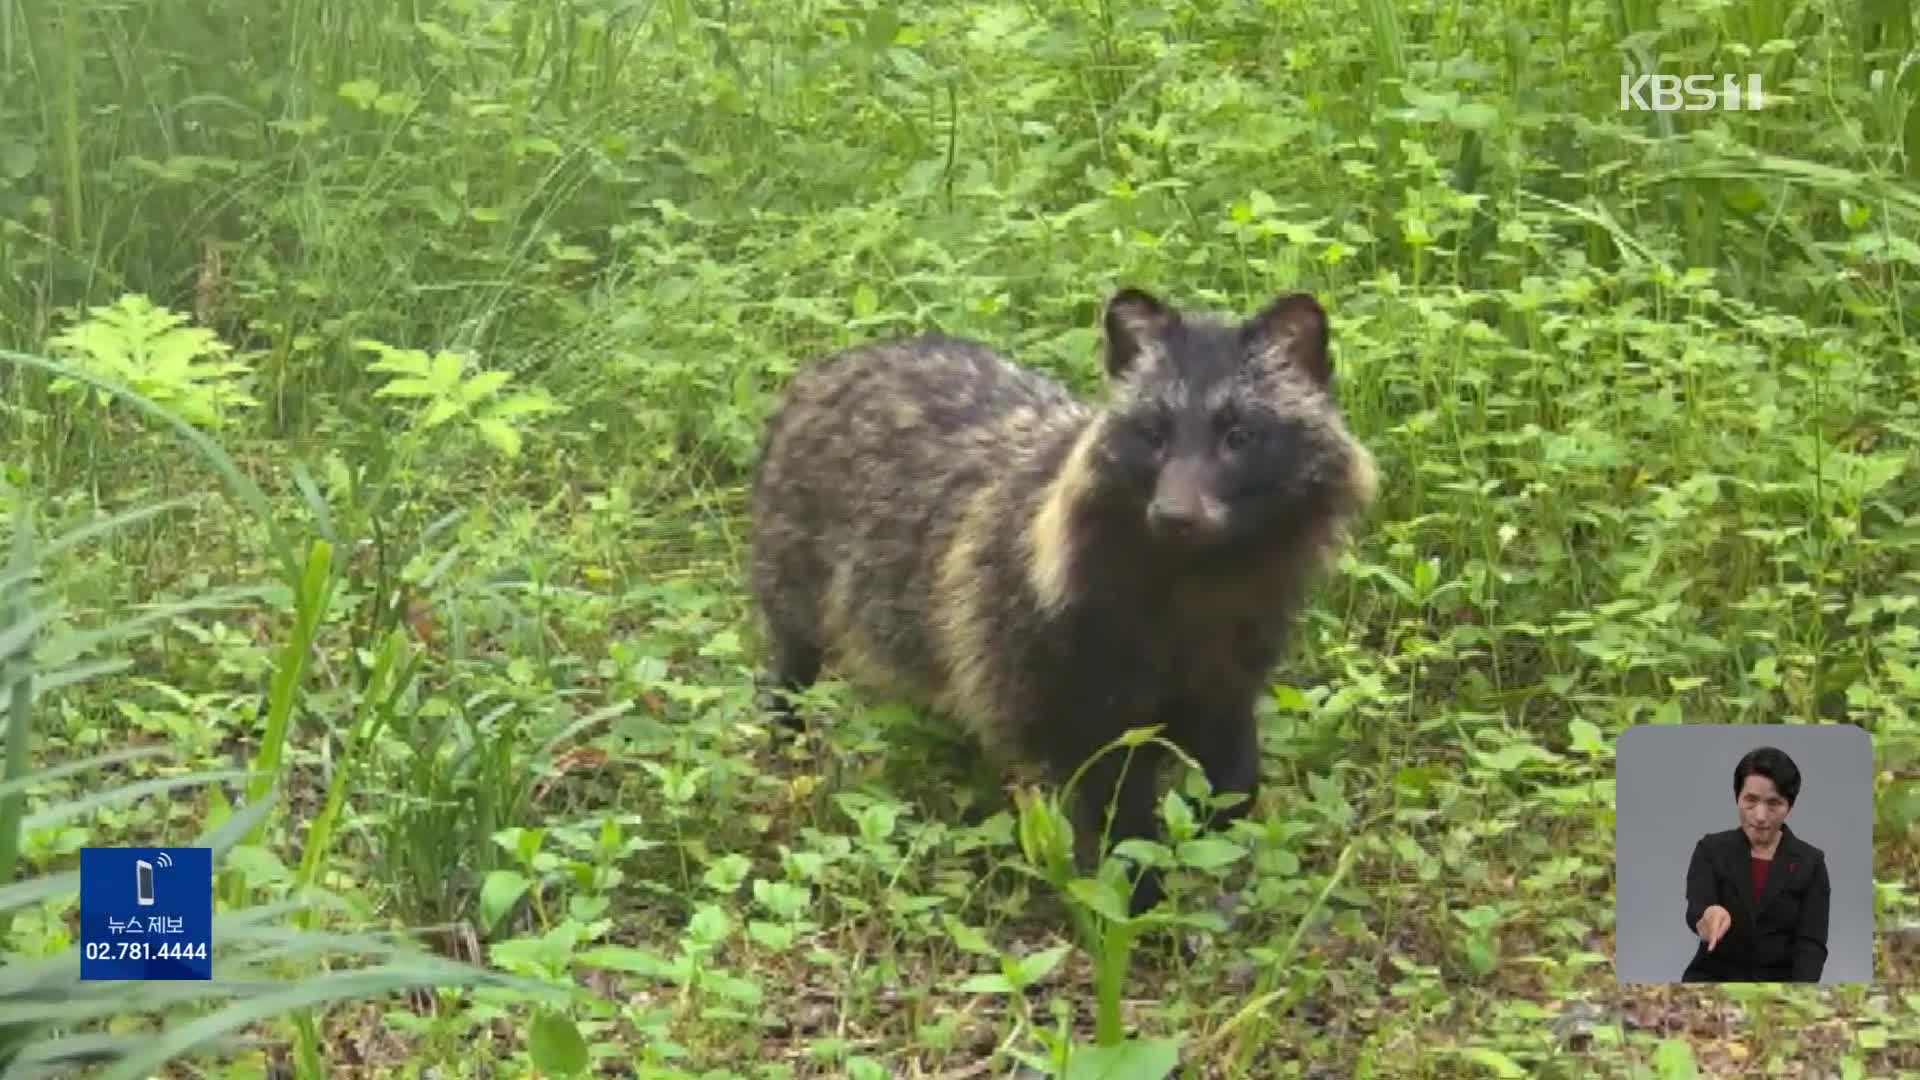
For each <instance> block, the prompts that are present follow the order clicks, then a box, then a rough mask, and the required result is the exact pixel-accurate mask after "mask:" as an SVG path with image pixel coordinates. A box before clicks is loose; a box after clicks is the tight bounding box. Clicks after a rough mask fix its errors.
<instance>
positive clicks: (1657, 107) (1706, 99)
mask: <svg viewBox="0 0 1920 1080" xmlns="http://www.w3.org/2000/svg"><path fill="white" fill-rule="evenodd" d="M1762 101H1763V95H1762V94H1761V91H1760V76H1759V75H1749V76H1747V77H1746V85H1745V86H1742V85H1741V82H1740V76H1738V75H1722V76H1720V77H1719V86H1718V87H1717V88H1716V87H1715V86H1714V76H1712V75H1688V76H1685V77H1682V76H1679V75H1653V74H1649V73H1646V72H1642V73H1641V74H1640V76H1639V77H1638V78H1635V77H1633V76H1631V75H1622V76H1620V111H1621V112H1626V111H1628V110H1630V109H1638V110H1640V111H1641V112H1680V111H1682V110H1684V111H1686V112H1711V111H1713V110H1715V109H1721V110H1725V111H1727V112H1738V111H1740V110H1741V109H1749V110H1757V109H1759V108H1760V106H1761V103H1762Z"/></svg>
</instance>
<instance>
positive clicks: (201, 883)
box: [80, 847, 213, 981]
mask: <svg viewBox="0 0 1920 1080" xmlns="http://www.w3.org/2000/svg"><path fill="white" fill-rule="evenodd" d="M80 978H81V979H82V980H88V981H90V980H95V979H140V980H150V979H211V978H213V849H212V848H204V847H173V848H94V847H90V848H81V849H80Z"/></svg>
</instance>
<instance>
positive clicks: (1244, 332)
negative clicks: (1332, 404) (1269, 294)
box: [1240, 293, 1333, 387]
mask: <svg viewBox="0 0 1920 1080" xmlns="http://www.w3.org/2000/svg"><path fill="white" fill-rule="evenodd" d="M1240 342H1241V347H1242V349H1243V350H1244V352H1245V356H1246V361H1247V363H1249V364H1253V365H1256V366H1260V367H1274V368H1279V367H1292V368H1295V369H1297V370H1299V371H1300V372H1301V373H1302V374H1304V375H1306V376H1307V378H1309V379H1312V380H1313V382H1314V384H1315V385H1316V386H1322V387H1324V386H1326V385H1327V384H1328V383H1329V382H1331V381H1332V380H1333V361H1332V360H1331V359H1330V358H1329V357H1328V356H1327V313H1326V311H1324V310H1323V309H1322V308H1321V307H1320V302H1319V301H1317V300H1315V299H1314V298H1313V297H1312V296H1311V295H1309V294H1307V293H1289V294H1287V295H1285V296H1282V297H1279V298H1278V299H1276V300H1274V301H1273V302H1272V303H1270V304H1268V305H1267V306H1266V307H1265V308H1263V309H1262V310H1261V311H1260V313H1259V314H1257V315H1255V316H1253V317H1252V318H1251V319H1248V320H1247V321H1246V322H1245V323H1243V324H1241V327H1240Z"/></svg>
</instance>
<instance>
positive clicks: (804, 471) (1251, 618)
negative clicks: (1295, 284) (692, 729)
mask: <svg viewBox="0 0 1920 1080" xmlns="http://www.w3.org/2000/svg"><path fill="white" fill-rule="evenodd" d="M1104 322H1105V331H1106V367H1107V372H1108V375H1109V382H1110V388H1111V390H1112V395H1111V400H1110V401H1109V402H1107V403H1106V404H1105V405H1104V406H1099V407H1096V406H1093V405H1090V404H1084V403H1082V402H1080V401H1078V400H1076V399H1075V398H1074V397H1073V396H1072V395H1070V394H1069V393H1068V391H1067V390H1066V389H1064V388H1063V387H1061V386H1060V385H1058V384H1056V383H1054V382H1052V381H1050V380H1048V379H1046V378H1044V377H1043V376H1041V375H1040V374H1038V373H1036V372H1033V371H1030V370H1025V369H1023V368H1021V367H1018V366H1016V365H1014V364H1013V363H1011V362H1009V361H1007V360H1005V359H1003V358H1001V357H1000V356H998V355H996V354H995V353H994V352H992V351H990V350H989V349H988V348H986V347H985V346H983V345H981V344H978V343H976V342H972V341H966V340H960V339H955V338H951V337H944V336H939V335H932V336H925V337H918V338H913V339H908V340H900V341H892V342H884V343H878V344H872V345H866V346H862V347H858V348H854V349H850V350H848V351H845V352H842V353H840V354H838V355H836V356H834V357H831V358H829V359H827V360H825V361H823V362H821V363H819V364H816V365H813V366H810V367H807V368H804V369H803V370H801V371H800V372H799V373H798V374H797V375H796V376H795V377H794V378H793V380H792V381H791V383H790V384H789V386H788V388H787V390H786V393H785V398H784V401H783V403H782V405H781V407H780V408H779V410H778V411H777V412H776V413H775V414H774V416H773V417H772V419H771V421H770V422H769V425H768V431H767V438H766V442H765V445H764V448H763V451H762V455H761V458H760V460H759V462H758V465H757V467H756V471H755V476H754V482H753V491H752V515H753V530H752V533H753V535H752V560H751V561H752V567H751V584H752V590H753V593H754V597H755V600H756V602H757V605H758V608H759V611H760V615H761V618H762V619H763V622H764V628H765V631H766V634H767V639H768V644H769V649H770V652H771V658H770V659H771V666H772V672H771V674H772V678H773V681H774V682H775V683H776V684H777V686H776V688H777V689H784V690H790V691H791V690H800V689H803V688H805V687H806V686H808V685H810V684H811V683H813V682H814V681H815V680H816V679H817V678H818V677H819V675H820V672H821V669H822V666H823V664H831V665H832V666H833V667H834V669H835V670H837V671H839V672H842V673H844V674H845V675H846V676H848V677H849V678H850V679H851V680H852V681H855V682H858V683H864V684H866V685H868V686H870V687H873V688H876V689H881V690H884V691H889V692H893V693H897V694H901V695H903V696H906V697H908V698H911V699H917V700H919V701H921V702H923V703H925V704H926V705H928V706H930V707H932V708H933V709H934V710H936V711H938V712H942V713H945V714H947V715H948V716H950V717H953V718H955V719H957V720H958V721H960V722H962V723H964V724H965V725H966V726H967V728H968V729H969V730H970V731H971V732H972V733H973V734H974V735H975V736H977V737H978V739H979V741H980V742H981V743H982V744H983V745H984V746H985V747H986V748H987V749H988V750H989V751H990V752H992V753H994V754H996V755H997V756H998V757H999V758H1000V759H1001V760H1003V761H1007V760H1009V759H1011V760H1012V761H1013V762H1015V763H1022V764H1026V765H1028V766H1037V767H1039V769H1041V770H1043V771H1044V773H1045V774H1046V775H1047V776H1048V777H1049V778H1051V779H1055V780H1060V779H1064V778H1065V777H1066V776H1067V775H1068V774H1069V773H1071V772H1072V770H1074V769H1076V768H1078V767H1079V766H1080V765H1081V763H1082V762H1084V761H1085V760H1086V759H1087V758H1089V757H1090V756H1092V755H1093V754H1094V753H1095V752H1096V751H1097V750H1098V749H1099V748H1100V747H1101V746H1102V745H1103V744H1105V743H1106V742H1108V741H1109V740H1111V739H1113V738H1114V737H1115V736H1117V735H1119V734H1120V733H1121V732H1122V731H1125V730H1126V729H1128V728H1132V727H1142V726H1147V725H1150V724H1156V723H1158V724H1164V725H1165V727H1164V729H1163V730H1162V732H1161V734H1162V735H1163V736H1165V737H1167V738H1168V739H1169V740H1170V741H1172V742H1174V743H1176V744H1178V745H1179V746H1181V747H1182V748H1183V749H1184V750H1186V751H1187V752H1188V753H1189V754H1191V755H1192V756H1193V757H1194V759H1195V760H1197V761H1198V762H1200V763H1201V764H1202V765H1203V766H1204V767H1205V770H1206V773H1207V777H1208V780H1209V781H1210V783H1211V784H1212V786H1213V788H1214V791H1215V792H1216V793H1228V792H1232V793H1239V794H1243V795H1245V796H1246V798H1245V799H1243V800H1242V801H1241V802H1240V803H1239V804H1238V806H1237V807H1235V808H1234V809H1232V810H1229V811H1228V814H1227V819H1229V820H1230V819H1231V817H1237V816H1239V815H1240V814H1241V813H1244V812H1245V811H1246V809H1247V808H1248V806H1249V805H1250V804H1251V803H1252V800H1253V795H1254V792H1255V789H1256V786H1257V784H1258V778H1259V762H1260V752H1259V742H1258V738H1257V733H1256V731H1255V725H1254V714H1253V707H1254V702H1255V701H1256V699H1257V698H1258V696H1259V695H1260V693H1261V692H1262V689H1263V687H1264V685H1265V683H1266V679H1267V675H1268V672H1269V670H1270V668H1271V667H1272V666H1273V664H1274V663H1275V662H1276V661H1277V660H1278V658H1279V655H1280V652H1281V649H1282V647H1283V644H1284V642H1285V639H1286V635H1287V631H1288V627H1289V625H1290V623H1291V621H1292V619H1293V617H1294V615H1295V613H1296V612H1297V610H1298V608H1299V606H1300V604H1301V602H1302V597H1303V592H1304V590H1305V589H1306V588H1307V587H1308V585H1309V583H1310V582H1311V581H1312V580H1313V579H1314V578H1315V576H1316V572H1317V571H1319V570H1321V569H1324V568H1325V567H1326V565H1327V564H1328V562H1329V561H1330V559H1331V557H1332V556H1334V555H1335V554H1337V551H1338V548H1339V545H1340V543H1341V542H1342V541H1343V538H1344V536H1345V533H1346V529H1347V527H1348V525H1349V523H1350V522H1351V520H1352V519H1353V518H1354V517H1355V516H1356V515H1357V514H1359V513H1360V512H1361V511H1362V510H1363V509H1364V508H1365V507H1366V506H1367V505H1368V504H1369V503H1370V502H1371V501H1372V499H1373V495H1374V488H1375V477H1374V464H1373V458H1372V455H1371V454H1370V453H1369V452H1368V451H1367V449H1366V448H1365V447H1364V446H1362V445H1361V444H1360V443H1358V442H1357V441H1355V440H1354V438H1353V437H1352V436H1351V435H1350V434H1349V433H1348V431H1347V428H1346V425H1345V423H1344V421H1343V419H1342V416H1341V413H1340V410H1339V408H1338V406H1337V404H1336V403H1335V400H1334V397H1333V393H1332V365H1331V362H1330V360H1329V357H1328V354H1327V340H1328V333H1327V320H1326V314H1325V312H1324V311H1323V310H1322V309H1321V307H1320V305H1319V304H1318V303H1317V302H1316V301H1315V300H1314V299H1313V298H1312V297H1311V296H1309V295H1306V294H1300V293H1295V294H1291V295H1285V296H1280V297H1278V298H1276V299H1274V300H1273V301H1272V302H1271V303H1269V304H1268V305H1267V306H1266V307H1265V308H1264V309H1262V310H1261V311H1259V312H1258V313H1257V314H1255V315H1253V316H1252V317H1250V318H1247V319H1245V320H1243V321H1223V320H1220V319H1217V318H1213V317H1209V316H1205V315H1198V314H1189V313H1184V312H1181V311H1179V310H1176V309H1175V308H1173V307H1170V306H1168V305H1167V304H1165V303H1163V302H1162V301H1160V300H1159V299H1157V298H1155V297H1153V296H1151V295H1149V294H1147V293H1146V292H1143V291H1141V290H1138V289H1134V288H1126V289H1122V290H1120V291H1119V292H1117V293H1115V294H1114V295H1113V296H1112V297H1111V298H1110V299H1109V300H1108V302H1107V307H1106V312H1105V319H1104ZM776 708H777V709H778V711H779V714H780V716H781V718H782V720H783V721H784V722H785V723H787V724H790V725H791V724H794V723H796V722H797V721H796V718H795V714H794V712H793V710H792V707H791V706H790V705H787V704H785V703H784V702H783V703H781V704H780V705H778V706H776ZM1156 749H1157V748H1156V747H1153V746H1151V745H1149V746H1143V747H1139V748H1137V749H1135V751H1134V752H1133V763H1132V764H1131V765H1130V766H1127V767H1126V769H1125V776H1124V777H1122V776H1121V769H1122V766H1123V764H1125V760H1126V754H1125V753H1124V752H1123V751H1115V752H1112V753H1109V754H1107V755H1105V756H1104V757H1102V758H1101V760H1100V763H1098V764H1096V765H1095V766H1093V767H1091V768H1090V769H1089V770H1088V771H1087V773H1086V774H1084V775H1083V777H1082V781H1081V787H1080V789H1079V795H1080V805H1079V806H1078V807H1077V809H1076V814H1075V818H1076V822H1075V824H1076V831H1080V832H1084V831H1089V830H1090V831H1092V832H1095V833H1097V832H1098V831H1099V830H1100V829H1101V827H1102V826H1103V825H1105V824H1106V819H1105V816H1104V814H1105V810H1106V808H1107V805H1108V802H1109V799H1110V797H1111V796H1112V795H1113V794H1114V793H1115V792H1114V788H1115V785H1116V784H1118V787H1119V791H1118V795H1119V798H1118V800H1117V803H1116V805H1115V809H1114V818H1113V821H1112V829H1111V834H1110V839H1111V840H1113V841H1115V842H1117V841H1118V840H1121V839H1125V838H1128V837H1145V836H1151V835H1152V833H1153V831H1154V805H1155V791H1154V784H1155V774H1156V773H1157V771H1158V769H1157V766H1158V765H1159V764H1161V760H1162V758H1163V757H1164V756H1165V755H1164V754H1157V753H1155V752H1154V751H1155V750H1156ZM1161 895H1162V893H1161V885H1160V882H1159V879H1158V877H1157V876H1155V875H1152V874H1145V875H1143V876H1142V878H1141V880H1140V881H1139V882H1138V883H1137V885H1136V889H1135V893H1134V898H1133V907H1134V910H1135V911H1136V912H1138V911H1141V910H1145V909H1146V908H1148V907H1151V906H1152V905H1153V904H1154V903H1156V902H1157V901H1158V900H1159V898H1160V896H1161Z"/></svg>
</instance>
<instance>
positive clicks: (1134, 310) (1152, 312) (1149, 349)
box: [1106, 286, 1180, 378]
mask: <svg viewBox="0 0 1920 1080" xmlns="http://www.w3.org/2000/svg"><path fill="white" fill-rule="evenodd" d="M1179 322H1180V313H1179V312H1177V311H1175V310H1173V309H1172V308H1170V307H1168V306H1167V305H1166V304H1163V303H1161V302H1160V300H1159V299H1158V298H1156V297H1155V296H1154V295H1153V294H1151V293H1148V292H1146V291H1145V290H1142V289H1136V288H1133V287H1131V286H1128V287H1126V288H1123V289H1121V290H1120V291H1119V292H1116V293H1114V294H1113V296H1112V298H1111V299H1109V300H1108V301H1107V317H1106V330H1107V374H1108V375H1109V376H1111V377H1113V378H1118V377H1120V376H1121V375H1124V374H1126V373H1127V372H1129V371H1135V370H1138V371H1146V370H1150V369H1151V368H1153V367H1154V365H1156V364H1159V363H1161V362H1163V361H1164V360H1165V359H1166V356H1167V345H1166V336H1167V332H1168V331H1170V330H1172V329H1173V328H1174V326H1175V325H1177V324H1178V323H1179Z"/></svg>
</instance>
